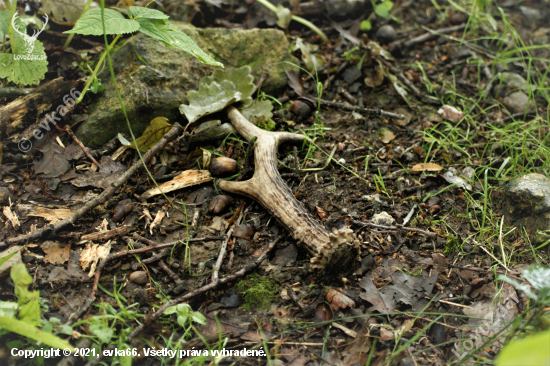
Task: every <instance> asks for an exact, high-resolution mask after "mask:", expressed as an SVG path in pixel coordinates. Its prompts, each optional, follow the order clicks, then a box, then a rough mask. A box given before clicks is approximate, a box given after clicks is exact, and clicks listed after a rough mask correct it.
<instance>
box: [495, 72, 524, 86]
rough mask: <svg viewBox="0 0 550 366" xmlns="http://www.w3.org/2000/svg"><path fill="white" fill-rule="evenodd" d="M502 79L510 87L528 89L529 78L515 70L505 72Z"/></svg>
mask: <svg viewBox="0 0 550 366" xmlns="http://www.w3.org/2000/svg"><path fill="white" fill-rule="evenodd" d="M500 81H501V82H502V83H503V84H505V85H506V86H507V87H509V88H510V89H518V90H527V80H525V79H524V78H523V77H522V76H521V75H519V74H516V73H514V72H503V73H501V74H500Z"/></svg>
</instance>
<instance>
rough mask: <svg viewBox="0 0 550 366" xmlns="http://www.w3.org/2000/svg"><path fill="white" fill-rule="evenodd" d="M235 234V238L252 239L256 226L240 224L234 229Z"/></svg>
mask: <svg viewBox="0 0 550 366" xmlns="http://www.w3.org/2000/svg"><path fill="white" fill-rule="evenodd" d="M233 236H234V237H235V238H243V239H250V238H251V237H253V236H254V228H253V227H252V225H249V224H242V225H239V226H237V227H236V228H235V231H233Z"/></svg>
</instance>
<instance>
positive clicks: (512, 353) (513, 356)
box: [496, 331, 550, 366]
mask: <svg viewBox="0 0 550 366" xmlns="http://www.w3.org/2000/svg"><path fill="white" fill-rule="evenodd" d="M496 365H497V366H516V365H529V366H548V365H550V331H549V332H545V333H539V334H533V335H529V336H527V337H525V338H524V339H517V340H514V341H512V342H510V343H509V344H507V345H506V346H504V347H503V348H502V350H501V351H500V353H499V354H498V357H497V360H496Z"/></svg>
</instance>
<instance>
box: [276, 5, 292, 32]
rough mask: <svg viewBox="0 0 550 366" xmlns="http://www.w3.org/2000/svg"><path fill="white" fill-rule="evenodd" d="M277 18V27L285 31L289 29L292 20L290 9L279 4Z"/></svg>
mask: <svg viewBox="0 0 550 366" xmlns="http://www.w3.org/2000/svg"><path fill="white" fill-rule="evenodd" d="M277 18H278V20H277V25H278V26H279V27H281V28H283V29H287V28H288V25H289V24H290V21H291V20H292V13H291V12H290V9H288V8H285V7H283V6H282V5H281V4H279V5H277Z"/></svg>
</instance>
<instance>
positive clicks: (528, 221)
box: [504, 174, 550, 241]
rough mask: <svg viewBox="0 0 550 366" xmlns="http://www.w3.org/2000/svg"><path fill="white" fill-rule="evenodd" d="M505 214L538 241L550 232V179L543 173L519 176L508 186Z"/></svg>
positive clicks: (509, 220) (511, 222) (510, 220)
mask: <svg viewBox="0 0 550 366" xmlns="http://www.w3.org/2000/svg"><path fill="white" fill-rule="evenodd" d="M505 195H506V203H505V206H504V215H505V218H506V219H507V220H508V222H509V223H510V224H512V225H522V226H523V227H525V229H526V230H527V232H528V233H529V234H530V235H533V236H535V238H536V239H537V238H538V239H537V240H536V241H540V240H542V238H543V237H544V235H543V234H544V233H548V234H550V179H548V178H546V177H545V176H544V175H542V174H527V175H523V176H521V177H518V178H516V179H514V180H512V181H510V182H509V183H508V185H507V186H506V191H505Z"/></svg>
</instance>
